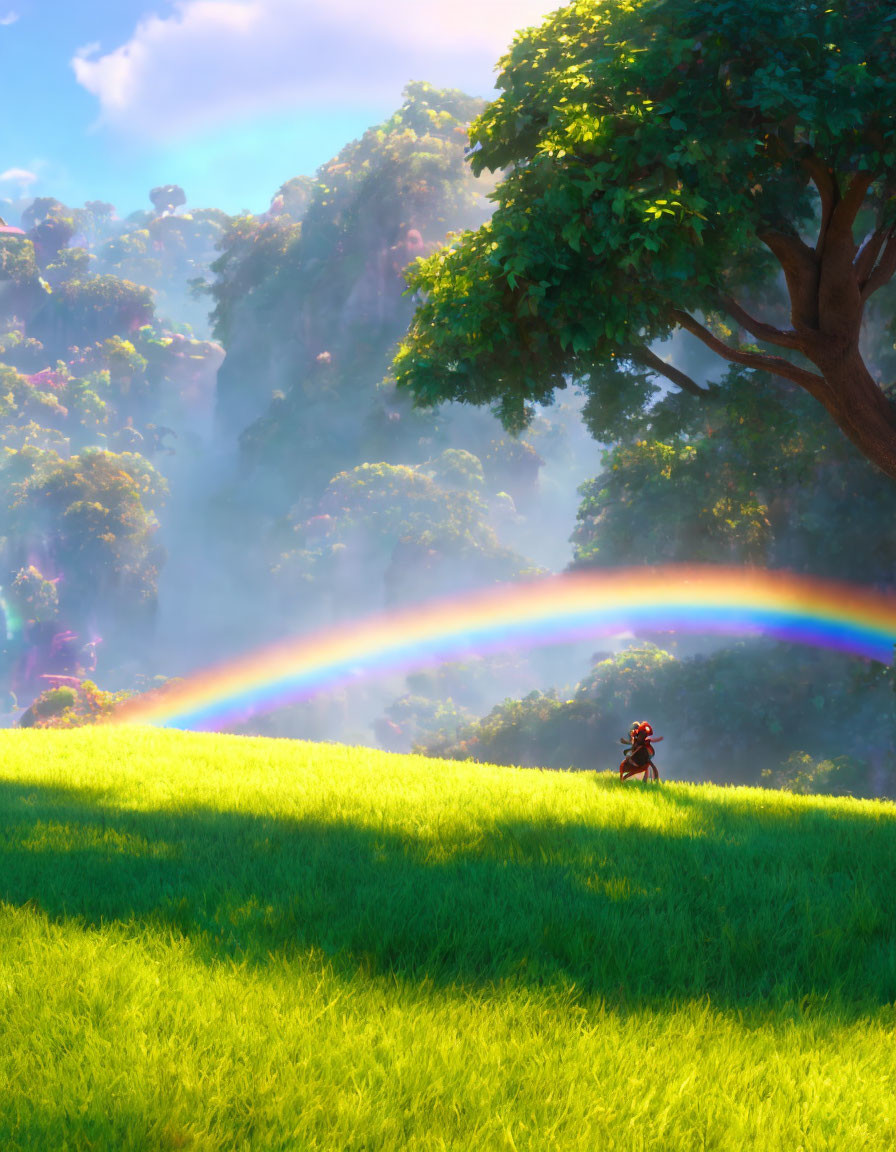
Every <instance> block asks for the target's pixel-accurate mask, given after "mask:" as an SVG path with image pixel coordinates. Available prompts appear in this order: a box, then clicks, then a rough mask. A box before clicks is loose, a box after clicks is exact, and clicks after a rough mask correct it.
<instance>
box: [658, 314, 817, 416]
mask: <svg viewBox="0 0 896 1152" xmlns="http://www.w3.org/2000/svg"><path fill="white" fill-rule="evenodd" d="M671 316H672V318H673V319H674V320H676V321H677V322H678V323H679V324H680V325H681V327H682V328H684V329H685V330H686V331H687V332H690V333H691V335H692V336H696V337H697V339H698V340H702V342H703V343H704V344H705V345H706V347H707V348H710V349H712V351H713V352H715V353H717V354H718V355H719V356H721V357H722V358H723V359H725V360H732V361H733V362H734V363H735V364H743V365H744V366H745V367H747V368H758V369H760V370H761V371H763V372H773V373H774V374H775V375H776V376H783V377H784V379H785V380H792V381H793V383H794V384H799V386H800V387H801V388H805V389H806V391H807V392H809V393H810V394H811V395H812V396H816V397H817V396H818V395H819V393H820V392H821V391H822V390H823V389H824V387H825V379H824V377H823V376H819V375H817V374H816V373H815V372H810V371H809V370H808V369H807V368H800V367H799V366H798V365H796V364H791V363H790V361H789V360H784V359H783V358H782V357H780V356H765V355H763V354H762V353H761V352H744V351H743V350H742V349H740V348H732V347H731V346H730V345H729V344H726V343H725V342H724V341H723V340H720V339H719V338H718V337H717V336H714V335H713V334H712V332H710V330H709V329H708V328H705V327H704V326H703V325H702V324H701V323H700V321H699V320H695V319H694V317H693V316H691V315H690V314H689V313H687V312H682V311H680V310H679V309H678V308H673V310H672V312H671Z"/></svg>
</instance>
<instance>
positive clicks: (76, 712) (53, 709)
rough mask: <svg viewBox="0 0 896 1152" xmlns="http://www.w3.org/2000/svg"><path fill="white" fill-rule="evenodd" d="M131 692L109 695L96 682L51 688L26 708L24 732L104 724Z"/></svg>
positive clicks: (22, 719) (21, 721) (22, 722)
mask: <svg viewBox="0 0 896 1152" xmlns="http://www.w3.org/2000/svg"><path fill="white" fill-rule="evenodd" d="M131 695H132V693H131V692H107V691H105V690H104V689H103V688H99V687H98V686H97V685H96V684H94V682H93V681H92V680H82V681H81V682H80V683H79V684H77V685H76V686H69V685H66V684H63V685H61V686H60V687H59V688H48V689H47V690H46V691H45V692H41V694H40V695H39V696H38V697H37V699H36V700H35V701H34V702H33V704H31V705H30V707H28V708H26V710H25V711H24V712H23V713H22V716H21V718H20V719H19V727H20V728H83V727H84V726H85V725H88V724H103V723H105V722H106V721H108V720H109V719H110V718H111V717H112V716H113V715H114V714H115V710H116V708H117V707H118V705H119V704H122V703H123V702H124V701H125V700H127V699H128V698H129V697H130V696H131Z"/></svg>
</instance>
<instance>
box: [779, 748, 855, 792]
mask: <svg viewBox="0 0 896 1152" xmlns="http://www.w3.org/2000/svg"><path fill="white" fill-rule="evenodd" d="M865 774H866V767H865V765H864V764H862V763H861V762H860V761H857V760H855V759H854V758H853V757H852V756H837V757H836V758H835V759H833V760H816V758H815V757H814V756H810V755H809V753H808V752H792V753H791V754H790V755H789V756H788V757H787V759H786V760H785V761H784V763H783V764H781V766H780V767H779V768H777V769H775V768H763V770H762V774H761V775H762V780H763V781H764V782H766V783H767V784H768V786H769V787H772V788H780V789H781V790H782V791H784V792H796V793H799V794H800V795H802V796H811V795H814V794H818V793H826V794H827V795H829V796H851V795H853V791H854V790H859V789H861V787H862V785H863V784H864V779H863V777H864V776H865Z"/></svg>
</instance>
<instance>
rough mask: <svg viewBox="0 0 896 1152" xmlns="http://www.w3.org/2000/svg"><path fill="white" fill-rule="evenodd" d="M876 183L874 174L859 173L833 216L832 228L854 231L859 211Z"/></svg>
mask: <svg viewBox="0 0 896 1152" xmlns="http://www.w3.org/2000/svg"><path fill="white" fill-rule="evenodd" d="M873 183H874V173H873V172H857V173H856V175H855V176H854V177H853V180H852V183H851V184H850V186H849V187H848V188H847V189H846V192H845V193H844V194H843V196H842V198H841V200H840V202H839V204H837V206H836V207H835V208H834V211H833V213H832V214H831V228H835V229H836V230H837V231H843V232H846V231H847V230H850V231H851V230H852V226H853V224H854V223H855V219H856V216H858V214H859V209H860V208H861V207H862V204H863V203H864V201H865V193H866V192H867V191H868V189H869V188H870V187H871V185H872V184H873Z"/></svg>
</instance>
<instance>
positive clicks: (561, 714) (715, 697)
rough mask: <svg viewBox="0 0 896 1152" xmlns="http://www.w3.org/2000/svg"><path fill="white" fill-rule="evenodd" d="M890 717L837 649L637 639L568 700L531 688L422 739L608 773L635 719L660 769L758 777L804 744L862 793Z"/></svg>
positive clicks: (694, 775) (884, 693)
mask: <svg viewBox="0 0 896 1152" xmlns="http://www.w3.org/2000/svg"><path fill="white" fill-rule="evenodd" d="M894 718H896V705H894V701H893V698H892V694H891V692H890V690H889V685H888V684H887V683H886V681H885V679H884V678H881V677H871V678H869V677H868V676H865V675H864V674H863V673H862V671H861V670H859V669H857V667H856V664H855V662H854V661H853V660H851V659H850V658H848V657H844V656H842V655H840V654H838V653H837V654H835V653H831V652H824V653H821V652H811V651H808V650H806V649H803V648H800V647H798V646H791V645H786V644H773V643H770V642H758V643H756V642H754V643H751V644H746V643H740V644H736V645H732V646H730V647H728V648H723V649H720V650H718V651H715V652H713V653H711V654H709V655H706V656H694V657H690V658H686V659H675V658H673V657H672V656H671V654H670V653H668V652H665V651H663V650H661V649H657V648H656V647H655V646H653V645H652V644H645V643H643V642H642V643H640V644H638V645H637V646H635V647H633V648H630V649H626V650H623V651H622V652H620V653H618V654H617V655H616V656H614V657H610V658H607V659H603V660H600V661H599V662H598V663H597V664H596V665H595V667H594V669H593V671H592V672H591V674H590V675H589V676H587V677H585V679H584V680H583V681H582V682H581V683H580V684H579V685H578V687H577V688H576V690H575V692H574V694H572V695H571V697H570V698H569V699H566V700H562V699H558V697H557V695H556V694H555V693H546V694H545V693H540V692H534V693H531V694H530V695H529V696H527V697H525V698H524V699H522V700H506V701H505V702H504V703H503V704H501V705H499V706H497V707H496V708H494V709H492V711H491V713H490V714H489V715H488V716H487V717H485V718H484V719H482V720H480V721H477V722H475V723H473V724H470V725H468V726H466V727H464V728H461V729H460V730H459V732H458V733H457V735H456V736H451V735H450V734H449V735H448V736H447V737H445V736H442V737H441V738H436V739H432V740H424V742H423V746H424V749H425V751H426V752H427V753H428V754H429V755H437V756H448V757H452V758H457V759H466V758H474V759H477V760H484V761H490V762H497V763H502V764H523V765H533V764H543V765H545V766H547V767H552V768H568V767H575V768H581V769H585V768H595V767H598V768H613V767H615V766H616V764H618V762H619V760H621V758H622V756H621V752H620V751H619V749H620V745H619V738H620V737H621V736H623V735H625V734H626V733H627V732H628V731H629V728H630V726H631V724H632V722H633V721H635V720H644V719H646V720H649V721H650V723H651V724H652V725H653V728H654V731H655V732H656V733H657V734H659V735H662V736H663V737H664V743H663V744H661V745H658V746H657V747H658V754H657V763H658V766H659V768H660V773H661V775H662V774H663V773H664V771H668V772H669V773H670V774H671V775H672V776H673V777H676V776H678V777H683V778H685V779H692V780H718V781H720V782H724V781H731V780H740V781H746V782H751V783H758V782H759V780H760V771H762V770H764V769H762V765H764V764H768V763H769V762H773V763H780V762H782V760H786V757H787V756H788V755H790V753H791V752H794V751H795V750H798V749H800V748H808V749H811V753H809V754H810V755H811V756H813V757H815V758H816V759H818V760H821V759H823V758H825V757H827V758H828V759H833V761H834V762H835V763H838V764H839V763H841V762H842V763H843V764H846V763H847V761H844V760H842V757H844V756H846V757H851V758H852V759H849V761H848V764H849V767H848V768H845V769H844V772H843V775H842V777H841V779H847V778H848V779H849V785H848V786H849V788H850V790H853V791H855V792H856V794H862V795H870V794H873V793H874V791H875V789H876V788H877V787H879V786H880V781H878V782H877V783H874V782H873V781H872V780H871V777H870V766H871V765H872V764H878V765H884V766H886V765H887V764H888V763H891V758H892V755H893V753H894V750H896V749H894V745H893V731H894ZM841 748H842V749H843V751H842V753H841V752H839V751H838V750H839V749H841ZM832 752H833V753H834V755H833V757H832V756H831V753H832ZM801 754H802V753H801ZM614 758H615V762H614ZM788 771H789V770H788ZM885 775H886V777H887V778H886V780H885V782H884V784H885V787H887V788H888V789H890V790H891V791H896V776H894V774H893V772H892V770H891V769H887V770H885ZM791 776H792V774H791V775H788V772H783V773H778V770H773V774H772V776H771V777H768V778H769V779H770V780H771V781H772V782H773V783H776V784H777V783H781V784H782V786H783V785H784V784H786V783H787V782H788V781H789V780H790V779H791ZM818 779H819V781H820V780H821V779H822V777H821V775H819V776H818ZM830 780H831V782H832V784H833V785H835V786H839V785H836V781H835V778H834V777H833V776H831V777H830Z"/></svg>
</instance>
